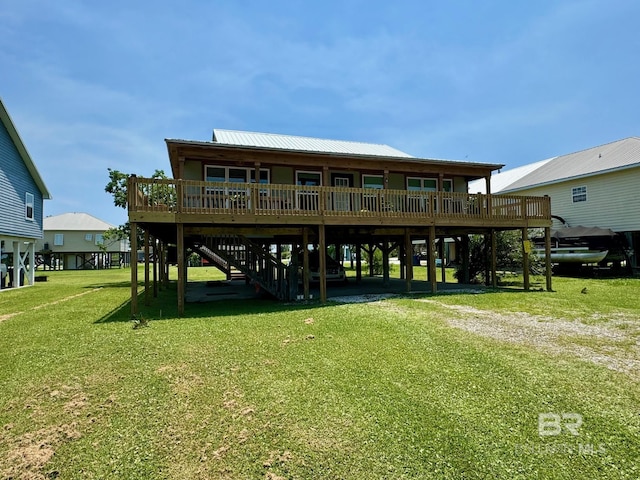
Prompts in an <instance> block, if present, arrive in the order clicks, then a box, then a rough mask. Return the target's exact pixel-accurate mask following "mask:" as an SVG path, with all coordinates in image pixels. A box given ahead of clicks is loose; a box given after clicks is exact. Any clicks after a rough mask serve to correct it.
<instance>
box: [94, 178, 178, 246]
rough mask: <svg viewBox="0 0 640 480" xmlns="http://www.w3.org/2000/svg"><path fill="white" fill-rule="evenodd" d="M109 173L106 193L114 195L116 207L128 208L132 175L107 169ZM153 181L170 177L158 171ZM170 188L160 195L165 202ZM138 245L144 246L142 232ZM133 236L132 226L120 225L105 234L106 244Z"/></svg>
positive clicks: (139, 235) (139, 231)
mask: <svg viewBox="0 0 640 480" xmlns="http://www.w3.org/2000/svg"><path fill="white" fill-rule="evenodd" d="M107 171H108V172H109V182H108V183H107V184H106V185H105V187H104V191H105V192H107V193H110V194H112V195H113V203H114V205H115V206H116V207H120V208H125V209H126V208H127V198H128V197H127V180H128V179H129V177H130V176H131V175H129V174H126V173H122V172H120V171H118V170H112V169H110V168H107ZM151 178H153V179H167V178H168V177H167V176H166V175H165V173H164V170H156V171H154V172H153V175H152V176H151ZM168 191H169V189H168V188H163V189H162V192H161V193H160V194H159V195H161V196H162V197H163V200H165V201H166V199H165V198H164V197H167V196H168V195H169V194H168V193H167V192H168ZM137 235H138V245H142V244H143V243H144V238H143V232H142V230H138V232H137ZM130 236H131V226H130V225H129V222H125V223H124V224H122V225H119V226H118V227H115V228H110V229H109V230H107V231H106V232H105V233H104V239H105V242H107V241H109V240H111V241H115V240H120V239H127V238H130Z"/></svg>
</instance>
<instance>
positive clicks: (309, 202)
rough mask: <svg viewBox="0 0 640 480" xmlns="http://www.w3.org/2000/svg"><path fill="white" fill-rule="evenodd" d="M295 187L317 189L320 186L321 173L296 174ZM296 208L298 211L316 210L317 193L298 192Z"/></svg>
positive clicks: (315, 191) (314, 191)
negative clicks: (301, 186)
mask: <svg viewBox="0 0 640 480" xmlns="http://www.w3.org/2000/svg"><path fill="white" fill-rule="evenodd" d="M296 185H303V186H305V187H319V186H321V185H322V173H320V172H303V171H297V172H296ZM297 202H298V205H297V206H298V208H299V209H300V210H317V209H318V191H317V190H310V191H304V190H302V191H299V192H298V194H297Z"/></svg>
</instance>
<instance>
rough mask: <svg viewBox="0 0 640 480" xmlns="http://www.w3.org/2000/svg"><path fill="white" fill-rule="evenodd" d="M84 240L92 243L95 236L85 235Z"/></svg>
mask: <svg viewBox="0 0 640 480" xmlns="http://www.w3.org/2000/svg"><path fill="white" fill-rule="evenodd" d="M84 239H85V240H86V241H87V242H90V241H91V240H93V235H92V234H90V233H85V234H84Z"/></svg>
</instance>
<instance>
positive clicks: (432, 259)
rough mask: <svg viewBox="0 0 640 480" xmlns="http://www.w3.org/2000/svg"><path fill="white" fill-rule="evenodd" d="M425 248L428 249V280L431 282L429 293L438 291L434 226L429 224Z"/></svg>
mask: <svg viewBox="0 0 640 480" xmlns="http://www.w3.org/2000/svg"><path fill="white" fill-rule="evenodd" d="M427 247H428V248H427V250H428V251H429V255H428V257H429V266H428V269H429V281H430V282H431V293H437V292H438V278H437V275H438V274H437V270H436V227H435V225H431V226H429V241H428V242H427Z"/></svg>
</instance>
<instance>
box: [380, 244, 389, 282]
mask: <svg viewBox="0 0 640 480" xmlns="http://www.w3.org/2000/svg"><path fill="white" fill-rule="evenodd" d="M381 248H382V285H384V286H385V287H386V286H388V285H389V239H388V238H387V237H385V238H384V243H383V244H382V247H381Z"/></svg>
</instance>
